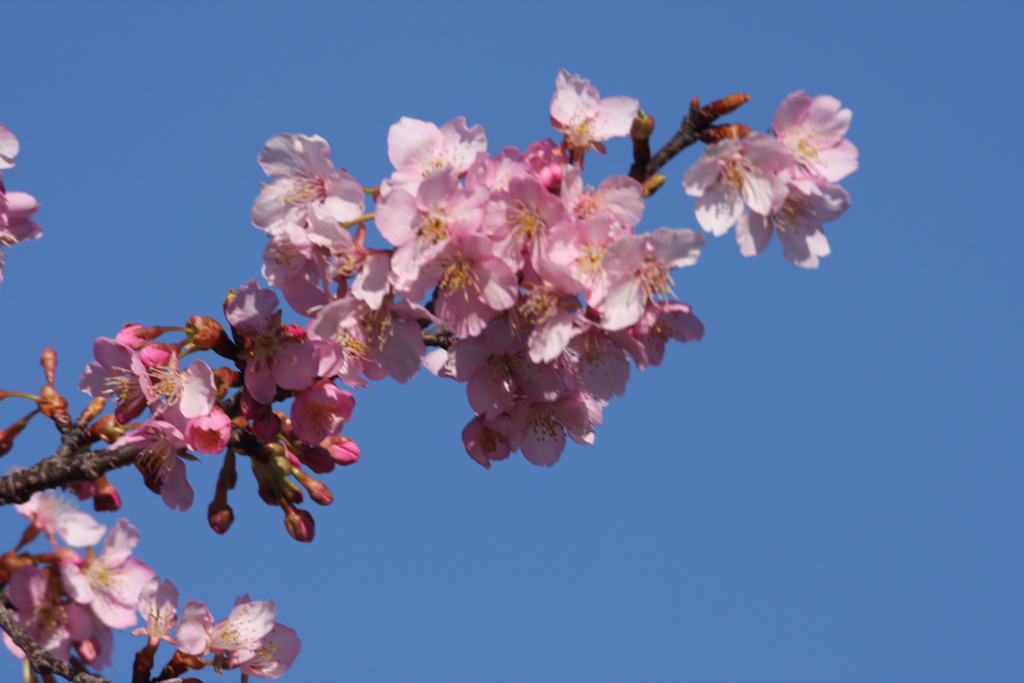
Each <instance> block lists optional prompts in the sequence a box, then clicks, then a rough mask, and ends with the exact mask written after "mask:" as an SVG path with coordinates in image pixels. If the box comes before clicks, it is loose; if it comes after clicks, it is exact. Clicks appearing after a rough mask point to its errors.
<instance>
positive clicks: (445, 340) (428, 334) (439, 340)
mask: <svg viewBox="0 0 1024 683" xmlns="http://www.w3.org/2000/svg"><path fill="white" fill-rule="evenodd" d="M457 341H459V338H458V337H456V336H455V335H454V334H452V331H451V330H449V329H448V328H446V327H441V326H437V327H431V328H430V329H429V330H425V331H424V332H423V343H424V344H426V345H427V346H437V347H440V348H442V349H450V348H451V347H452V346H453V345H454V344H455V342H457Z"/></svg>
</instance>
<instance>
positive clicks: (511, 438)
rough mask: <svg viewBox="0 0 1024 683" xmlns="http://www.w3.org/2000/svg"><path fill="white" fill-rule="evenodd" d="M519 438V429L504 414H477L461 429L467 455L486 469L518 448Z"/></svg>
mask: <svg viewBox="0 0 1024 683" xmlns="http://www.w3.org/2000/svg"><path fill="white" fill-rule="evenodd" d="M519 438H520V437H519V430H517V429H516V427H515V425H513V424H512V420H511V419H509V416H508V415H505V414H501V415H496V416H494V417H493V418H488V417H486V416H484V415H478V416H476V417H475V418H473V419H472V420H471V421H470V422H469V424H468V425H466V428H465V429H463V430H462V441H463V443H464V444H465V446H466V452H467V453H468V454H469V457H471V458H473V460H475V461H476V462H477V463H479V464H480V465H483V466H484V468H486V469H490V468H491V463H492V462H494V461H497V460H504V459H505V458H507V457H508V456H509V455H510V454H511V453H512V451H514V450H516V449H517V448H519Z"/></svg>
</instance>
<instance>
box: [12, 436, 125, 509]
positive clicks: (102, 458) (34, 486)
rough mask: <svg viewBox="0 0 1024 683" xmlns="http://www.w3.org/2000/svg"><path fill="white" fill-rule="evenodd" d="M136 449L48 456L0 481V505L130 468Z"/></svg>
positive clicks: (22, 500)
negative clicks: (69, 455)
mask: <svg viewBox="0 0 1024 683" xmlns="http://www.w3.org/2000/svg"><path fill="white" fill-rule="evenodd" d="M138 454H139V449H137V448H135V447H134V446H126V447H124V448H119V449H117V450H116V451H110V450H105V451H89V452H87V453H83V454H81V455H75V456H72V457H69V458H67V457H61V456H60V455H51V456H50V457H49V458H46V459H45V460H42V461H40V462H38V463H36V464H35V465H33V466H32V467H28V468H26V469H23V470H20V471H18V472H12V473H11V474H8V475H7V476H6V477H0V505H7V504H9V503H24V502H25V501H27V500H28V499H29V498H30V497H31V496H32V494H33V493H35V492H36V491H45V490H46V489H52V488H57V487H58V486H62V485H64V484H70V483H72V482H76V481H92V480H93V479H96V478H97V477H99V476H100V475H101V474H106V473H107V472H109V471H111V470H116V469H118V468H119V467H124V466H126V465H130V464H132V462H134V461H135V456H137V455H138Z"/></svg>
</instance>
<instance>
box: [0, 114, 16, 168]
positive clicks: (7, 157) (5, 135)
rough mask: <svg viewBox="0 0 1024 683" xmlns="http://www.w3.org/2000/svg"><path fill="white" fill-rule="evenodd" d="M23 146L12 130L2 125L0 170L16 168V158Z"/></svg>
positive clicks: (0, 130)
mask: <svg viewBox="0 0 1024 683" xmlns="http://www.w3.org/2000/svg"><path fill="white" fill-rule="evenodd" d="M20 147H21V145H20V143H19V142H18V138H17V136H15V135H14V133H12V132H11V129H10V128H8V127H7V126H5V125H4V124H2V123H0V169H4V168H14V157H16V156H18V150H19V149H20Z"/></svg>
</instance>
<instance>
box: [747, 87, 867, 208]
mask: <svg viewBox="0 0 1024 683" xmlns="http://www.w3.org/2000/svg"><path fill="white" fill-rule="evenodd" d="M841 107H842V104H841V103H840V102H839V100H837V99H836V98H834V97H831V96H829V95H818V96H817V97H809V96H808V95H807V93H806V92H804V91H803V90H798V91H797V92H795V93H792V94H791V95H789V96H788V97H787V98H786V99H785V100H783V101H782V104H780V105H779V108H778V110H777V111H776V112H775V118H774V119H773V121H772V126H773V128H774V130H775V135H776V137H778V139H779V140H780V141H781V142H782V144H783V145H785V146H786V149H788V150H789V152H790V154H792V155H793V159H794V160H795V161H796V164H797V167H798V168H799V169H800V171H801V173H798V174H797V176H798V177H800V176H804V177H810V178H815V179H820V180H824V181H827V182H830V183H835V182H838V181H840V180H842V179H843V178H845V177H846V176H848V175H850V174H851V173H853V172H854V171H856V170H857V166H858V162H857V148H856V147H854V145H853V143H852V142H850V141H849V140H847V139H846V137H845V136H846V132H847V131H848V130H849V129H850V121H851V120H852V118H853V112H851V111H850V110H849V109H841ZM758 213H761V214H764V212H763V211H759V212H758Z"/></svg>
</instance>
